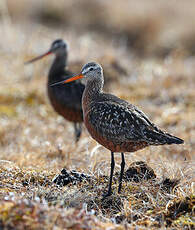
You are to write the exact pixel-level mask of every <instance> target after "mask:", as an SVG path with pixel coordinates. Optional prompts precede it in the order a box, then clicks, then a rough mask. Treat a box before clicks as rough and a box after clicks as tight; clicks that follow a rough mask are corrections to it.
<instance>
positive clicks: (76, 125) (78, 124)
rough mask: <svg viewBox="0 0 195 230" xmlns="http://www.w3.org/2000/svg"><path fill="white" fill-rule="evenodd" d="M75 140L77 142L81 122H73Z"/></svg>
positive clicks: (80, 130)
mask: <svg viewBox="0 0 195 230" xmlns="http://www.w3.org/2000/svg"><path fill="white" fill-rule="evenodd" d="M74 131H75V142H78V141H79V139H80V136H81V133H82V124H81V123H74Z"/></svg>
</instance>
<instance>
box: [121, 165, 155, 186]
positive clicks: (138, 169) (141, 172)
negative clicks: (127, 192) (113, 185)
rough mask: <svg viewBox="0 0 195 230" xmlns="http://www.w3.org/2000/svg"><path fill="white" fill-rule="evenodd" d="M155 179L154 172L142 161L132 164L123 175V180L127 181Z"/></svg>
mask: <svg viewBox="0 0 195 230" xmlns="http://www.w3.org/2000/svg"><path fill="white" fill-rule="evenodd" d="M154 178H156V175H155V173H154V170H153V169H152V168H151V167H149V166H148V165H147V164H146V163H145V162H144V161H136V162H133V163H132V164H131V165H130V166H129V168H128V169H127V171H126V172H125V173H124V179H125V180H127V181H134V182H140V181H142V180H150V179H154Z"/></svg>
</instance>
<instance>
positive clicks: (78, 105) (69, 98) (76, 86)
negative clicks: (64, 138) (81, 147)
mask: <svg viewBox="0 0 195 230" xmlns="http://www.w3.org/2000/svg"><path fill="white" fill-rule="evenodd" d="M50 54H55V59H54V61H53V63H52V65H51V68H50V70H49V75H48V83H47V90H48V96H49V99H50V102H51V104H52V106H53V108H54V110H55V111H56V112H57V113H58V114H60V115H61V116H63V117H64V118H65V119H66V120H68V121H71V122H73V123H74V130H75V139H76V142H77V141H78V140H79V138H80V136H81V132H82V122H83V112H82V94H83V91H84V89H85V86H84V85H83V84H82V83H81V82H80V81H78V82H71V83H70V84H69V85H68V87H66V89H64V87H63V86H60V85H59V86H58V87H51V86H50V85H51V84H52V83H54V82H56V81H62V80H66V79H67V78H70V77H72V76H73V73H72V72H70V71H68V70H67V69H66V67H67V58H68V47H67V44H66V42H65V41H63V40H62V39H57V40H55V41H54V42H53V43H52V44H51V47H50V49H49V51H48V52H46V53H45V54H43V55H40V56H38V57H36V58H34V59H32V60H30V61H28V62H26V63H25V64H29V63H32V62H34V61H37V60H39V59H41V58H43V57H45V56H47V55H50Z"/></svg>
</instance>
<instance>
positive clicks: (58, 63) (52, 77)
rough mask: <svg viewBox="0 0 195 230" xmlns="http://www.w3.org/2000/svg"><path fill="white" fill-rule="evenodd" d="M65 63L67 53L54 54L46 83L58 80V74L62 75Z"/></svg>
mask: <svg viewBox="0 0 195 230" xmlns="http://www.w3.org/2000/svg"><path fill="white" fill-rule="evenodd" d="M66 65H67V54H65V53H64V54H60V55H56V57H55V59H54V61H53V63H52V65H51V68H50V70H49V79H48V83H49V84H51V83H53V82H55V81H57V80H59V77H60V76H63V73H64V69H65V68H66Z"/></svg>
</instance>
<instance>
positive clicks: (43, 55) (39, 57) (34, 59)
mask: <svg viewBox="0 0 195 230" xmlns="http://www.w3.org/2000/svg"><path fill="white" fill-rule="evenodd" d="M49 54H52V52H51V51H50V50H49V51H48V52H47V53H44V54H42V55H40V56H38V57H36V58H33V59H32V60H30V61H27V62H25V63H24V64H25V65H26V64H30V63H32V62H34V61H38V60H39V59H41V58H43V57H45V56H47V55H49Z"/></svg>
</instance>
